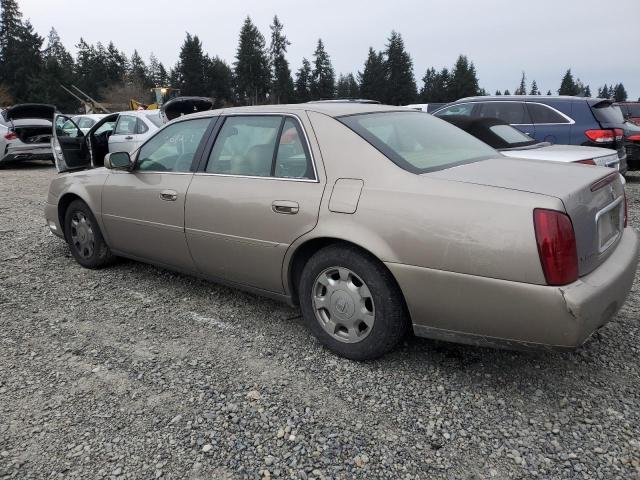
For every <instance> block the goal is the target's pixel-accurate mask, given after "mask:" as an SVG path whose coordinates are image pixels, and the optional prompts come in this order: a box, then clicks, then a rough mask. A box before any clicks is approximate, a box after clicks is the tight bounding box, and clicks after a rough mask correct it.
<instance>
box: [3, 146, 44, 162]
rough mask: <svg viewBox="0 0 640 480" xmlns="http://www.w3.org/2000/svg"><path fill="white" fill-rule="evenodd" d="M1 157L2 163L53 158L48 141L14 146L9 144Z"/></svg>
mask: <svg viewBox="0 0 640 480" xmlns="http://www.w3.org/2000/svg"><path fill="white" fill-rule="evenodd" d="M3 153H4V156H3V157H2V158H0V163H11V162H19V161H21V160H53V152H52V151H51V145H50V144H48V143H43V144H35V145H24V144H23V145H20V146H16V147H12V146H11V145H9V146H8V147H7V149H6V151H5V152H3Z"/></svg>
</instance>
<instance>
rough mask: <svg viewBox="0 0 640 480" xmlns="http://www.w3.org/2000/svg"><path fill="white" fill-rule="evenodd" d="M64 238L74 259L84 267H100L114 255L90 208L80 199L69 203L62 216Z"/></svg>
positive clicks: (109, 261) (112, 258)
mask: <svg viewBox="0 0 640 480" xmlns="http://www.w3.org/2000/svg"><path fill="white" fill-rule="evenodd" d="M64 231H65V238H66V239H67V243H68V244H69V248H70V249H71V254H72V255H73V258H75V259H76V261H77V262H78V263H79V264H80V265H82V266H83V267H85V268H102V267H105V266H107V265H109V264H111V263H112V262H113V260H114V256H113V254H112V253H111V251H110V250H109V247H108V246H107V244H106V243H105V241H104V238H103V237H102V232H101V231H100V227H99V226H98V222H97V221H96V219H95V217H94V216H93V213H91V209H90V208H89V207H88V205H87V204H86V203H84V202H83V201H82V200H74V201H73V202H71V203H70V204H69V207H68V208H67V211H66V212H65V217H64Z"/></svg>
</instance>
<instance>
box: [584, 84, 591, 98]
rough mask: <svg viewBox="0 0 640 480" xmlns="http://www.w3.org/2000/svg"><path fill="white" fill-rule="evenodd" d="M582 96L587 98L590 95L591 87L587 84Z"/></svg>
mask: <svg viewBox="0 0 640 480" xmlns="http://www.w3.org/2000/svg"><path fill="white" fill-rule="evenodd" d="M584 96H585V97H587V98H590V97H591V87H590V86H589V85H587V87H586V88H585V89H584Z"/></svg>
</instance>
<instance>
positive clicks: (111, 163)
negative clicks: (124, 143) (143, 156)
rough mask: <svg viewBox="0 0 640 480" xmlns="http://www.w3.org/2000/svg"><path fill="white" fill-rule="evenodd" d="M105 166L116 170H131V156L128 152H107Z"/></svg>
mask: <svg viewBox="0 0 640 480" xmlns="http://www.w3.org/2000/svg"><path fill="white" fill-rule="evenodd" d="M104 166H105V167H106V168H111V169H114V170H129V169H130V168H131V157H130V156H129V154H128V153H127V152H114V153H107V154H106V155H105V157H104Z"/></svg>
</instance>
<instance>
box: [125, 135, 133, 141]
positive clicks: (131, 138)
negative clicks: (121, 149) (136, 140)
mask: <svg viewBox="0 0 640 480" xmlns="http://www.w3.org/2000/svg"><path fill="white" fill-rule="evenodd" d="M124 139H125V140H133V137H132V136H131V135H127V136H126V137H124Z"/></svg>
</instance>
